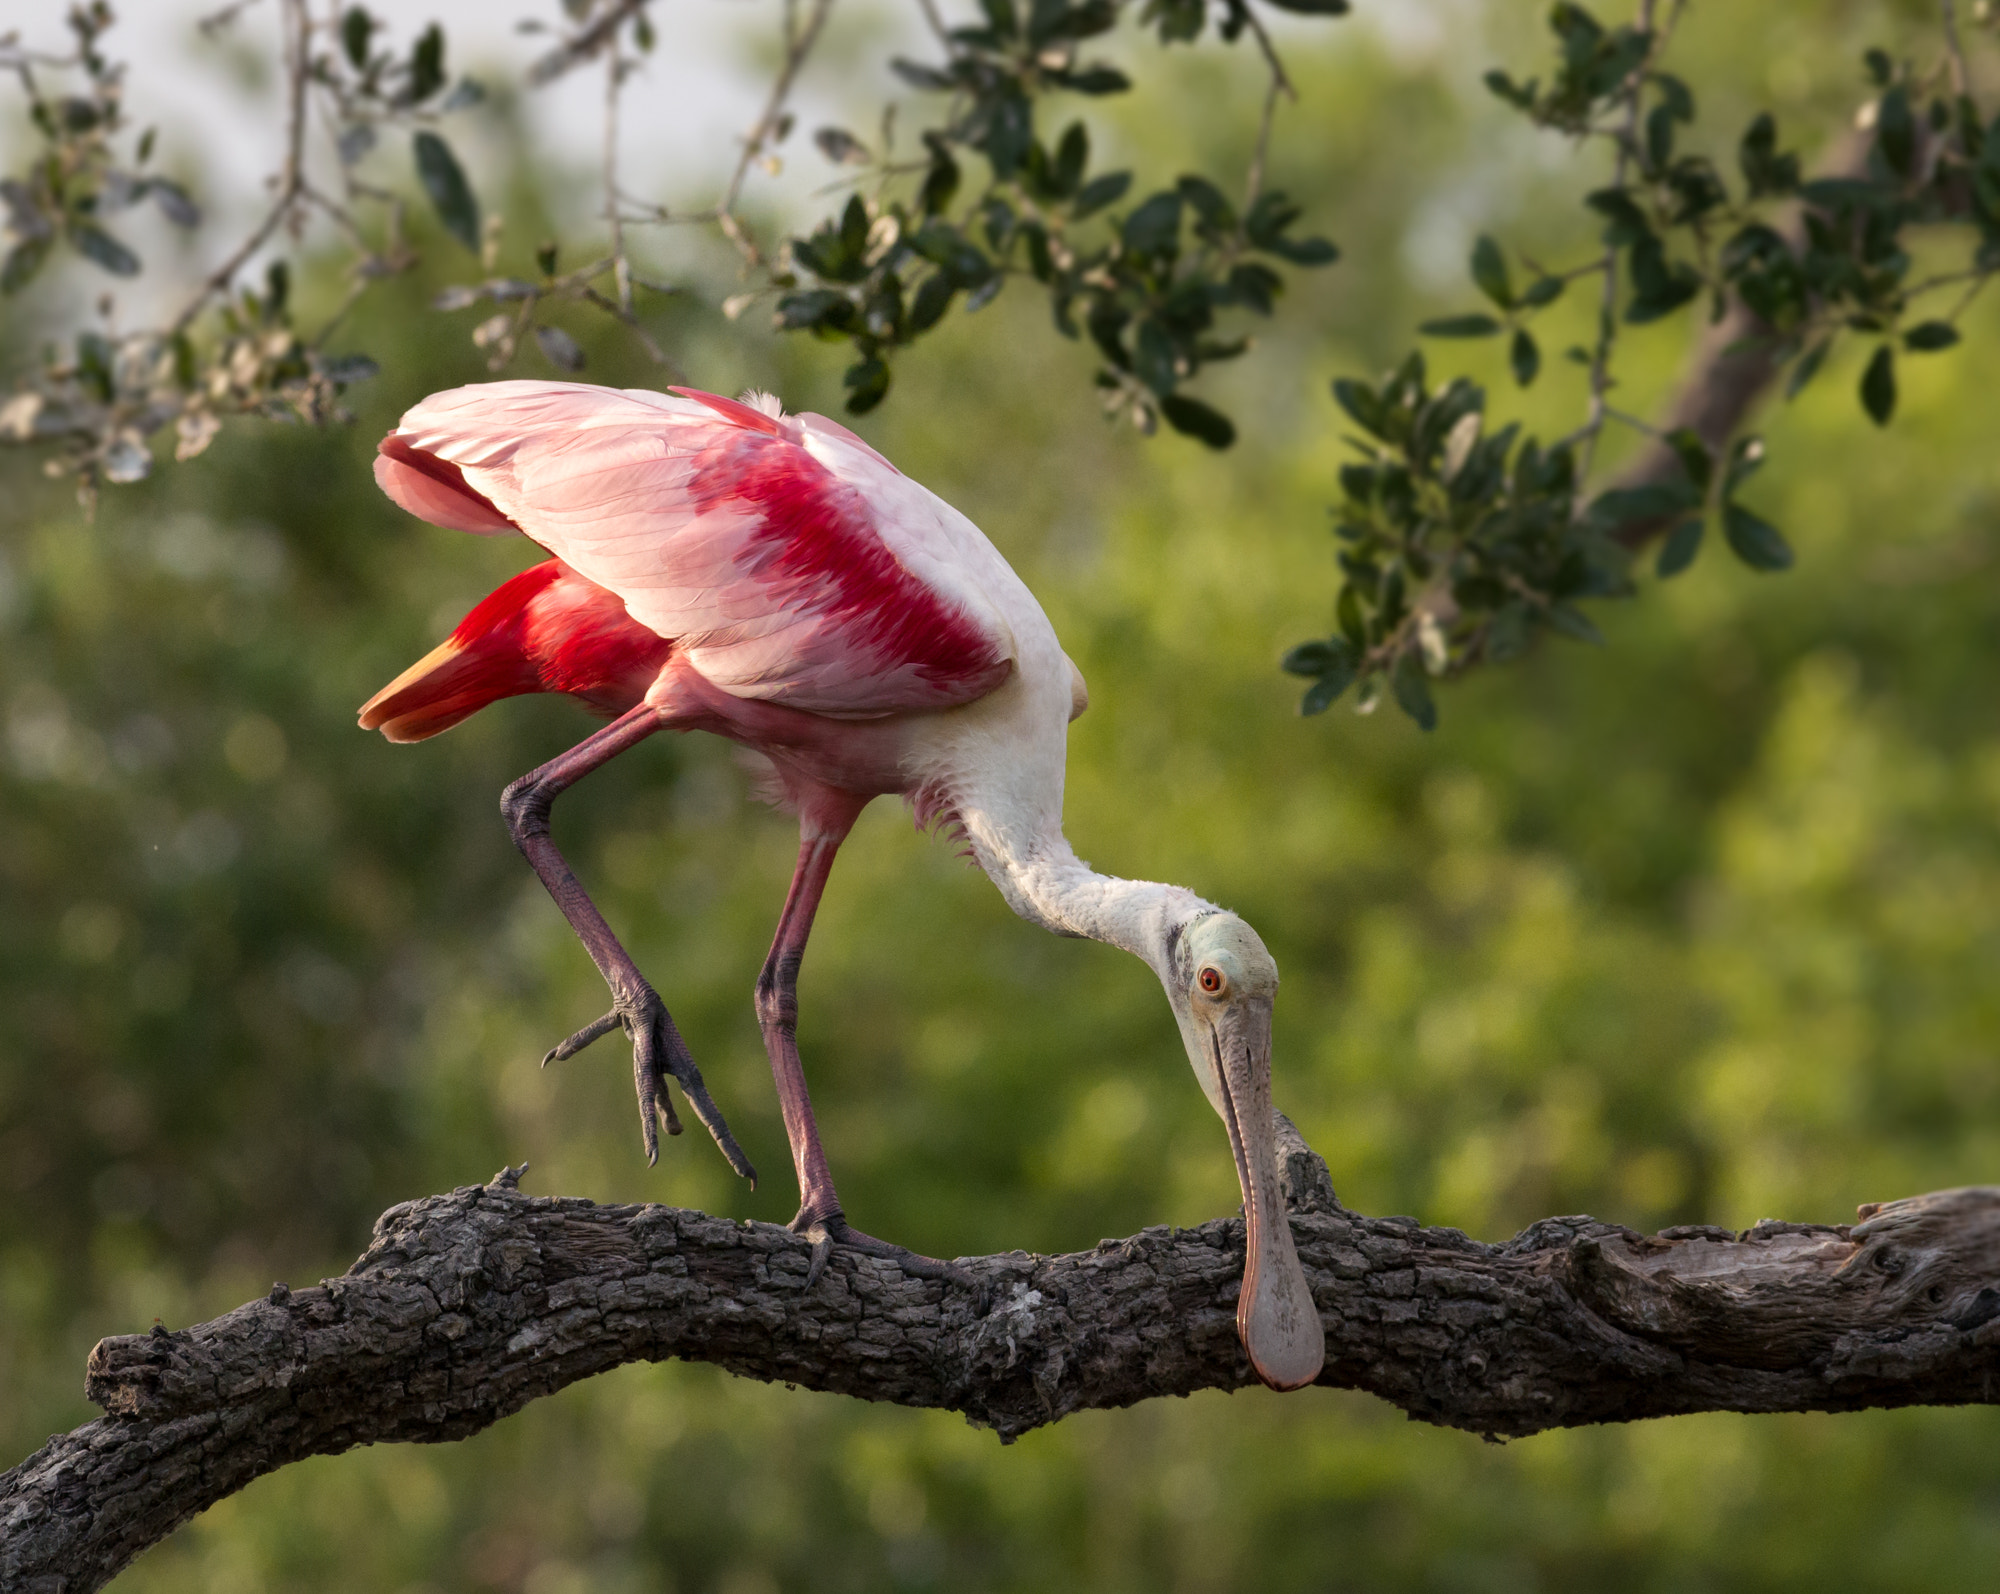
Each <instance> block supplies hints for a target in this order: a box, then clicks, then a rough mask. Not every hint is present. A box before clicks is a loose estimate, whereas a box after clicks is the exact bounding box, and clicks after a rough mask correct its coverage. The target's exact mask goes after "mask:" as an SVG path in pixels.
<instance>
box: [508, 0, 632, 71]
mask: <svg viewBox="0 0 2000 1594" xmlns="http://www.w3.org/2000/svg"><path fill="white" fill-rule="evenodd" d="M647 3H648V0H618V3H617V4H616V5H614V6H613V7H612V8H611V9H610V10H609V11H607V12H605V13H604V15H602V16H601V17H599V18H598V19H597V20H596V21H595V22H593V23H591V24H590V26H589V27H587V28H585V29H584V30H583V31H582V32H581V33H575V34H572V35H570V37H569V38H567V39H565V40H563V42H562V43H561V44H559V45H557V46H556V47H555V49H553V50H551V51H550V52H549V53H548V54H547V55H545V56H543V57H542V58H541V59H540V60H539V61H537V62H535V64H534V65H533V66H531V67H529V68H528V81H529V82H530V83H531V84H533V85H534V86H536V87H537V88H539V87H540V86H541V85H542V84H544V83H552V82H554V81H555V79H557V78H559V77H561V76H562V75H563V73H565V72H567V71H568V70H569V69H570V68H571V67H574V66H581V65H582V64H583V63H584V62H585V61H588V60H590V59H591V58H592V57H594V56H595V55H596V54H597V52H598V51H599V50H601V49H603V48H604V47H605V46H606V45H607V44H611V43H612V42H613V41H614V40H616V38H617V37H618V30H619V29H620V28H622V27H624V26H625V23H626V21H627V19H629V18H631V17H635V16H637V15H638V14H639V13H640V12H641V11H644V10H645V9H646V6H647Z"/></svg>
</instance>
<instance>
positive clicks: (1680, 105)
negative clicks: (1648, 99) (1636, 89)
mask: <svg viewBox="0 0 2000 1594" xmlns="http://www.w3.org/2000/svg"><path fill="white" fill-rule="evenodd" d="M1650 81H1651V83H1652V85H1653V88H1654V89H1655V90H1656V91H1657V92H1658V94H1659V96H1660V105H1661V107H1662V108H1663V109H1665V110H1666V111H1668V112H1670V113H1671V114H1672V116H1673V118H1674V120H1675V121H1677V122H1692V121H1693V120H1694V94H1693V92H1692V91H1691V90H1690V89H1689V88H1688V86H1687V85H1686V84H1685V83H1683V82H1682V81H1681V80H1680V79H1679V78H1677V77H1675V76H1674V75H1673V73H1671V72H1655V73H1653V74H1652V77H1651V80H1650Z"/></svg>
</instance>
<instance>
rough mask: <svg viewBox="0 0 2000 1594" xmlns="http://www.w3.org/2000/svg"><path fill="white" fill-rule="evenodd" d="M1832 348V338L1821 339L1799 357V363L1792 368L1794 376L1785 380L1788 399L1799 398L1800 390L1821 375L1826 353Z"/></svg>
mask: <svg viewBox="0 0 2000 1594" xmlns="http://www.w3.org/2000/svg"><path fill="white" fill-rule="evenodd" d="M1832 347H1833V339H1832V338H1821V339H1820V340H1819V342H1817V343H1815V344H1814V345H1813V346H1812V347H1811V348H1809V349H1807V350H1806V352H1805V353H1804V354H1802V355H1800V356H1799V363H1798V364H1797V365H1795V366H1793V367H1792V374H1791V375H1790V376H1789V377H1787V378H1786V379H1785V397H1786V398H1788V399H1791V398H1796V397H1798V393H1799V389H1800V388H1802V387H1804V386H1805V385H1806V383H1808V382H1810V381H1811V380H1812V379H1813V378H1814V377H1815V376H1817V375H1819V368H1820V367H1821V366H1822V365H1824V364H1825V363H1826V351H1827V350H1828V349H1830V348H1832Z"/></svg>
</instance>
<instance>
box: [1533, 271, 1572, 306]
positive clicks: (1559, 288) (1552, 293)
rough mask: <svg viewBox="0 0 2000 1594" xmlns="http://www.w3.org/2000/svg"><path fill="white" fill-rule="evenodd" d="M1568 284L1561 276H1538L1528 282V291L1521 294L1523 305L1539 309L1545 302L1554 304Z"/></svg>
mask: <svg viewBox="0 0 2000 1594" xmlns="http://www.w3.org/2000/svg"><path fill="white" fill-rule="evenodd" d="M1568 286H1569V284H1568V283H1567V282H1566V281H1565V280H1564V279H1563V278H1561V277H1537V278H1536V279H1535V280H1534V281H1533V282H1531V283H1529V284H1528V289H1527V292H1525V293H1523V294H1522V295H1521V306H1522V308H1523V309H1527V310H1539V309H1541V307H1542V306H1543V305H1545V304H1554V303H1555V302H1556V300H1558V299H1560V298H1561V297H1562V294H1563V289H1564V288H1566V287H1568Z"/></svg>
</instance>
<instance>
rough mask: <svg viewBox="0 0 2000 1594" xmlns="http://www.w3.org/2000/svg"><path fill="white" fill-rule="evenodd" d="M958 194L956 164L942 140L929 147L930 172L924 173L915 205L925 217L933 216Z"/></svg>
mask: <svg viewBox="0 0 2000 1594" xmlns="http://www.w3.org/2000/svg"><path fill="white" fill-rule="evenodd" d="M957 192H958V162H957V161H955V160H953V159H952V158H951V152H950V151H949V150H947V149H946V148H945V147H944V143H943V141H942V140H940V141H938V142H936V143H933V144H932V145H931V164H930V170H929V171H927V172H925V173H924V185H923V187H922V189H920V190H919V191H918V194H917V204H918V206H919V207H920V208H921V209H922V211H923V213H924V214H925V215H926V216H935V215H938V214H939V213H941V212H942V211H944V210H945V209H946V208H947V207H948V206H949V205H950V204H951V201H952V196H953V195H954V194H956V193H957Z"/></svg>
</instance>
